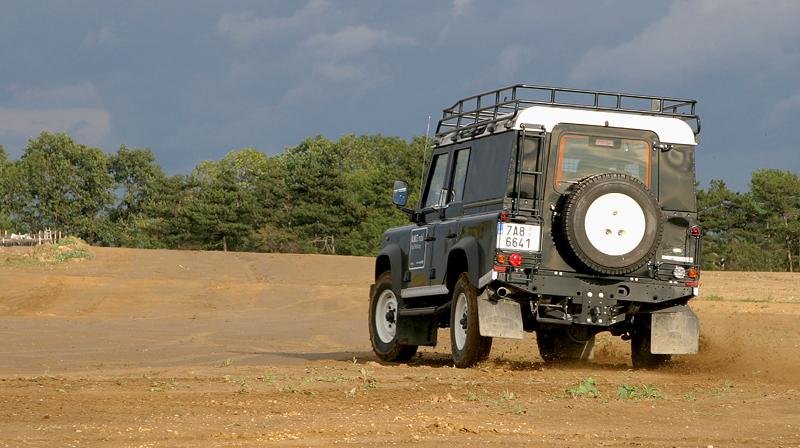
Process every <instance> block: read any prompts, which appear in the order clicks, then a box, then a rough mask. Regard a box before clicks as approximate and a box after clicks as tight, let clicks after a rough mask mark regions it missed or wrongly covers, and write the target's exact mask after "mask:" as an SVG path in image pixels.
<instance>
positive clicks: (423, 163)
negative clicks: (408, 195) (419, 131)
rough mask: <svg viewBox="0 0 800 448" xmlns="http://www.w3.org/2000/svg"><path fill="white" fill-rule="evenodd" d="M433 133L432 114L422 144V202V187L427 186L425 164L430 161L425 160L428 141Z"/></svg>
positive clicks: (420, 194)
mask: <svg viewBox="0 0 800 448" xmlns="http://www.w3.org/2000/svg"><path fill="white" fill-rule="evenodd" d="M430 134H431V116H430V115H428V126H427V127H426V128H425V141H424V142H423V144H422V145H423V146H422V170H420V175H419V200H420V203H421V202H422V189H423V188H425V165H427V164H428V161H427V160H425V156H426V155H427V153H428V141H429V140H430V137H429V136H430Z"/></svg>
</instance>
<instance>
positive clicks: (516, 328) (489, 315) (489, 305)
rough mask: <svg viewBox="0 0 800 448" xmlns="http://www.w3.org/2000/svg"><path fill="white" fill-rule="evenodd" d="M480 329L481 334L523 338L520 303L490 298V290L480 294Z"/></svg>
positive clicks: (495, 336)
mask: <svg viewBox="0 0 800 448" xmlns="http://www.w3.org/2000/svg"><path fill="white" fill-rule="evenodd" d="M478 329H479V332H480V334H481V336H490V337H494V338H511V339H522V334H523V333H522V310H521V309H520V306H519V303H517V302H515V301H513V300H508V299H499V300H489V293H488V290H484V291H483V293H482V294H481V295H479V296H478Z"/></svg>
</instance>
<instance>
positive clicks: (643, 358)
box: [631, 314, 672, 369]
mask: <svg viewBox="0 0 800 448" xmlns="http://www.w3.org/2000/svg"><path fill="white" fill-rule="evenodd" d="M652 317H653V315H652V314H636V315H635V316H634V317H633V328H632V329H631V363H632V364H633V368H635V369H652V368H657V367H661V366H663V365H665V364H667V363H668V362H669V360H670V359H671V358H672V356H671V355H664V354H655V353H650V323H651V321H652Z"/></svg>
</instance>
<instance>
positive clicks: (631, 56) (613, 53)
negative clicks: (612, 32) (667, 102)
mask: <svg viewBox="0 0 800 448" xmlns="http://www.w3.org/2000/svg"><path fill="white" fill-rule="evenodd" d="M799 16H800V2H797V1H795V0H775V1H752V0H695V1H691V2H689V1H681V0H675V1H674V2H673V3H672V5H671V7H670V8H669V11H668V12H667V15H666V16H664V17H663V18H661V19H659V20H657V21H656V22H654V23H652V24H650V25H648V26H646V27H645V28H644V29H643V30H642V31H641V32H640V33H638V34H637V35H635V36H634V37H633V38H632V39H631V40H629V41H627V42H624V43H622V44H619V45H616V46H611V47H603V46H600V47H595V48H593V49H591V50H590V51H589V52H588V53H586V54H585V55H584V56H583V58H581V59H580V60H579V61H578V62H577V64H576V65H575V67H574V68H573V70H572V72H571V75H570V77H571V79H572V81H580V82H583V81H587V80H597V79H598V78H602V79H611V80H621V81H624V82H633V83H642V82H654V81H655V82H664V81H685V80H687V79H691V78H694V77H697V76H698V75H700V74H707V73H709V72H710V73H718V74H719V75H720V76H727V74H728V73H731V72H736V71H741V69H742V68H743V67H747V68H749V69H750V70H752V71H757V70H763V69H767V68H771V67H769V66H773V67H774V66H776V65H777V66H780V65H781V64H785V56H786V53H787V51H791V50H790V49H787V43H789V42H796V39H797V38H798V37H800V27H798V26H797V20H796V19H797V17H799ZM762 64H763V65H762ZM765 65H766V66H765Z"/></svg>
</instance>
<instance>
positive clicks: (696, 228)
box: [689, 226, 703, 238]
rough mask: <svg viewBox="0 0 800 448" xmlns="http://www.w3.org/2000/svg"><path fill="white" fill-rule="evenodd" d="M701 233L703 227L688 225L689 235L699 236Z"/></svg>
mask: <svg viewBox="0 0 800 448" xmlns="http://www.w3.org/2000/svg"><path fill="white" fill-rule="evenodd" d="M702 234H703V229H701V228H700V226H691V227H689V236H691V237H694V238H700V235H702Z"/></svg>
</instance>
